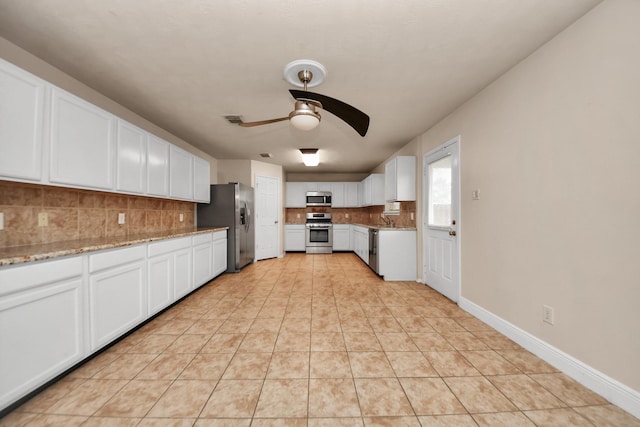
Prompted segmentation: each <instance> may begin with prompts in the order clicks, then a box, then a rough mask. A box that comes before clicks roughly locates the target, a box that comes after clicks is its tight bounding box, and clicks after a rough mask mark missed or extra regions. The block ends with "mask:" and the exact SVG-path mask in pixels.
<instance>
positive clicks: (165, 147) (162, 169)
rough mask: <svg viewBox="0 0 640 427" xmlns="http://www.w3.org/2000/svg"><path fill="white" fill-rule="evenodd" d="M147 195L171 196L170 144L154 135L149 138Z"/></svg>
mask: <svg viewBox="0 0 640 427" xmlns="http://www.w3.org/2000/svg"><path fill="white" fill-rule="evenodd" d="M147 194H149V195H150V196H165V197H166V196H168V195H169V143H168V142H166V141H164V140H162V139H160V138H157V137H155V136H153V135H149V136H148V138H147Z"/></svg>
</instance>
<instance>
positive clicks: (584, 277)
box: [409, 0, 640, 409]
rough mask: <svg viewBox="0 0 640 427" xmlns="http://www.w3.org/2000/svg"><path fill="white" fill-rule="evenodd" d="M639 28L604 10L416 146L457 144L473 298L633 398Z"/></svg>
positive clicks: (630, 17) (620, 11)
mask: <svg viewBox="0 0 640 427" xmlns="http://www.w3.org/2000/svg"><path fill="white" fill-rule="evenodd" d="M639 17H640V1H636V0H607V1H605V2H604V3H602V4H601V5H599V6H597V7H596V8H595V9H594V10H592V11H591V12H589V13H588V14H587V15H585V16H584V17H583V18H581V19H580V20H579V21H577V22H576V23H575V24H574V25H572V26H571V27H569V28H568V29H567V30H565V31H564V32H562V33H561V34H559V35H558V36H557V37H556V38H554V39H553V40H551V41H550V42H549V43H547V44H546V45H544V46H543V47H542V48H540V49H539V50H538V51H536V52H535V53H534V54H532V55H531V56H530V57H528V58H527V59H525V60H524V61H522V62H521V63H520V64H519V65H517V66H516V67H514V68H513V69H512V70H510V71H509V72H507V73H506V74H505V75H503V76H502V77H501V78H499V79H498V80H496V81H495V82H494V83H493V84H491V85H490V86H489V87H487V88H486V89H485V90H483V91H482V92H481V93H480V94H478V95H477V96H475V97H474V98H472V99H471V100H470V101H468V102H467V103H466V104H464V105H463V106H461V107H460V108H459V109H458V110H456V111H455V112H454V113H452V114H451V115H450V116H449V117H447V118H445V119H444V120H442V121H441V122H440V123H438V124H437V125H436V126H434V127H433V128H431V129H430V130H429V131H427V132H426V133H425V134H423V135H421V136H420V137H418V138H416V140H414V141H412V142H411V144H413V143H417V144H418V146H419V150H418V151H419V152H420V154H422V153H426V152H427V151H429V150H431V149H432V148H434V147H436V146H438V145H440V144H442V143H444V142H445V141H447V140H448V139H450V138H452V137H454V136H456V135H458V134H459V135H461V175H462V176H461V186H462V188H461V211H462V218H461V233H460V238H461V240H460V241H461V247H462V276H461V277H462V296H463V298H465V299H467V300H469V301H471V303H473V304H476V305H478V306H480V307H482V308H484V309H486V310H488V311H489V312H491V313H493V314H494V315H495V316H498V317H500V318H502V319H504V320H506V321H508V322H510V323H512V324H513V325H515V326H517V327H518V328H521V329H522V330H524V331H525V332H527V333H529V334H531V335H533V336H535V337H537V338H539V339H541V340H543V341H544V342H546V343H548V344H550V345H551V346H555V347H556V348H558V349H560V350H561V351H563V352H565V353H567V354H568V355H570V356H571V357H573V358H575V359H578V360H579V361H581V362H583V363H585V364H586V365H588V366H590V367H591V368H593V369H595V370H596V371H599V372H601V373H604V374H605V375H606V376H608V377H610V378H612V379H613V380H615V381H618V382H620V383H622V384H623V385H626V386H627V387H629V388H631V389H632V390H634V391H635V394H636V396H638V391H639V390H640V369H638V361H639V360H640V333H639V332H638V328H639V326H640V309H639V308H638V304H639V302H640V279H639V276H640V274H638V262H639V260H640V251H639V249H638V245H639V243H638V242H640V222H639V221H638V218H640V192H639V191H638V190H637V188H636V187H635V185H637V183H638V182H640V137H639V135H640V77H639V76H640V25H638V22H639V21H638V18H639ZM410 150H411V149H410V148H409V151H410ZM417 184H418V188H419V193H420V194H421V193H422V188H421V187H422V185H421V184H422V182H421V179H420V178H418V179H417ZM474 189H480V191H481V198H480V200H477V201H472V200H471V192H472V190H474ZM421 205H422V201H421V200H420V201H418V207H421ZM420 228H421V227H420ZM419 234H420V236H421V234H422V230H421V229H420V230H419ZM420 246H421V245H420V244H419V245H418V250H419V251H420V249H421V247H420ZM418 265H420V264H418ZM419 271H420V269H419ZM543 304H548V305H550V306H552V307H554V309H555V316H556V322H555V325H554V326H551V325H548V324H545V323H543V322H542V305H543ZM636 409H637V408H636Z"/></svg>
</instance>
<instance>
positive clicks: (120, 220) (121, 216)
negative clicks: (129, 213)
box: [118, 212, 125, 225]
mask: <svg viewBox="0 0 640 427" xmlns="http://www.w3.org/2000/svg"><path fill="white" fill-rule="evenodd" d="M124 221H125V217H124V213H123V212H120V213H119V214H118V224H120V225H122V224H124Z"/></svg>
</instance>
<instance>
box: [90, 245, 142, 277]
mask: <svg viewBox="0 0 640 427" xmlns="http://www.w3.org/2000/svg"><path fill="white" fill-rule="evenodd" d="M144 249H145V248H144V245H137V246H132V247H130V248H119V249H114V250H111V251H109V252H102V253H97V254H95V255H90V256H89V273H94V272H96V271H100V270H104V269H105V268H110V267H115V266H118V265H122V264H128V263H130V262H133V261H138V260H141V259H144V257H145V250H144Z"/></svg>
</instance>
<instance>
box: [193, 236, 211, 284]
mask: <svg viewBox="0 0 640 427" xmlns="http://www.w3.org/2000/svg"><path fill="white" fill-rule="evenodd" d="M211 234H212V233H206V234H199V235H197V236H193V284H194V285H195V286H200V285H202V284H204V283H207V282H208V281H209V280H211V278H213V242H212V241H211Z"/></svg>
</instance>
